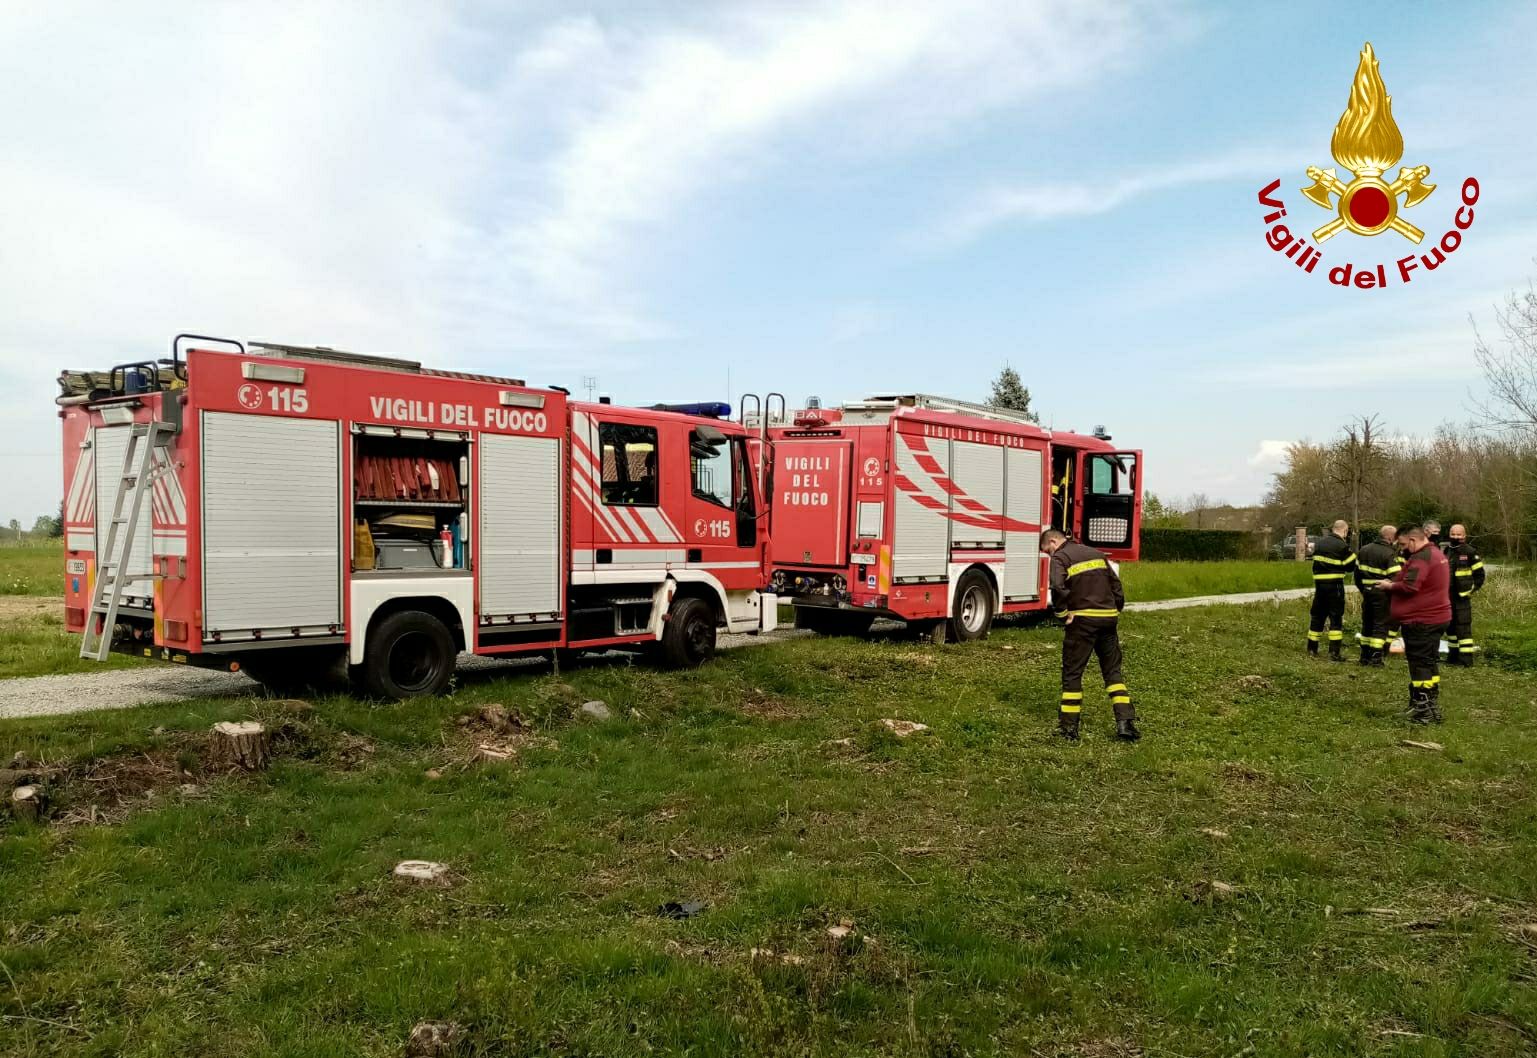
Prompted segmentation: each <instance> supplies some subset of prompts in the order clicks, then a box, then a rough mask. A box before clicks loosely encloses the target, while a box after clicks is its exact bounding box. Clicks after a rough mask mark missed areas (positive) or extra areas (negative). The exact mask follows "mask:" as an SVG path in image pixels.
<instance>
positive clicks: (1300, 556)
mask: <svg viewBox="0 0 1537 1058" xmlns="http://www.w3.org/2000/svg"><path fill="white" fill-rule="evenodd" d="M1295 557H1296V559H1297V561H1298V562H1306V561H1307V560H1308V527H1307V526H1305V525H1299V526H1297V554H1296V556H1295Z"/></svg>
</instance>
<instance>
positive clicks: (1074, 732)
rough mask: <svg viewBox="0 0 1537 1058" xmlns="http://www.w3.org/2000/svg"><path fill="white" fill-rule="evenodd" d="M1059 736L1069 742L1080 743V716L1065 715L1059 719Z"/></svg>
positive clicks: (1075, 714)
mask: <svg viewBox="0 0 1537 1058" xmlns="http://www.w3.org/2000/svg"><path fill="white" fill-rule="evenodd" d="M1057 734H1058V735H1060V736H1061V737H1062V738H1065V739H1067V740H1068V741H1069V742H1077V741H1078V714H1077V713H1071V714H1063V715H1060V716H1058V717H1057Z"/></svg>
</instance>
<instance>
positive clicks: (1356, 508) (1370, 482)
mask: <svg viewBox="0 0 1537 1058" xmlns="http://www.w3.org/2000/svg"><path fill="white" fill-rule="evenodd" d="M1341 432H1342V434H1343V436H1342V437H1341V438H1340V439H1339V440H1338V441H1336V442H1335V443H1334V446H1333V447H1332V448H1331V449H1330V452H1329V477H1330V479H1331V480H1333V482H1334V483H1335V485H1337V486H1338V487H1339V489H1340V491H1341V493H1342V495H1343V496H1344V497H1345V498H1346V501H1347V502H1348V503H1349V504H1350V529H1351V532H1353V533H1354V534H1355V537H1356V543H1357V544H1358V545H1359V544H1360V539H1361V506H1362V504H1363V503H1366V504H1371V503H1375V501H1376V498H1377V493H1378V492H1379V491H1380V488H1381V482H1382V476H1383V472H1384V471H1385V470H1386V469H1387V458H1386V452H1385V451H1384V450H1383V446H1382V422H1381V420H1380V419H1378V418H1377V416H1375V415H1362V416H1360V417H1358V418H1356V419H1352V420H1351V421H1350V422H1349V423H1348V424H1346V425H1345V426H1343V427H1341Z"/></svg>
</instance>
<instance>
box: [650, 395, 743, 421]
mask: <svg viewBox="0 0 1537 1058" xmlns="http://www.w3.org/2000/svg"><path fill="white" fill-rule="evenodd" d="M651 410H652V411H675V412H677V413H678V414H679V415H700V416H703V417H704V418H706V419H729V418H731V405H729V404H726V403H724V402H723V401H718V400H700V401H694V402H693V403H690V404H653V405H651Z"/></svg>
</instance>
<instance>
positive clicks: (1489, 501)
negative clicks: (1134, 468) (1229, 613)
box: [1265, 287, 1537, 557]
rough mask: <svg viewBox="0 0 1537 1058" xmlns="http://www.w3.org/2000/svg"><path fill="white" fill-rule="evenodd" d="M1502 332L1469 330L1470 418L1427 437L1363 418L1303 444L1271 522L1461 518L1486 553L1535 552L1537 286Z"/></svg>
mask: <svg viewBox="0 0 1537 1058" xmlns="http://www.w3.org/2000/svg"><path fill="white" fill-rule="evenodd" d="M1496 322H1497V329H1498V334H1497V336H1496V337H1495V338H1494V340H1493V341H1492V342H1491V341H1487V340H1485V338H1484V336H1483V335H1482V334H1475V342H1474V356H1475V358H1476V360H1477V362H1478V365H1479V367H1480V368H1481V369H1482V370H1483V374H1484V380H1485V383H1486V386H1487V390H1488V396H1487V398H1486V399H1485V400H1484V401H1482V402H1481V403H1479V404H1478V405H1477V406H1476V408H1475V412H1476V420H1475V421H1474V422H1473V423H1471V424H1469V425H1467V426H1465V427H1461V428H1457V427H1451V426H1443V427H1441V428H1440V429H1439V430H1438V431H1437V432H1436V433H1435V434H1434V435H1433V436H1431V437H1428V438H1425V437H1410V438H1404V437H1392V436H1389V435H1388V434H1387V431H1386V429H1385V427H1384V424H1383V422H1382V420H1381V419H1379V418H1378V417H1377V416H1375V415H1363V416H1360V417H1359V418H1357V419H1356V420H1354V421H1353V422H1351V423H1349V424H1348V425H1347V426H1345V427H1344V428H1343V430H1342V431H1341V432H1340V435H1339V436H1338V437H1336V438H1335V439H1334V440H1332V441H1330V442H1328V443H1326V444H1313V443H1310V442H1306V441H1303V442H1299V443H1297V444H1294V445H1291V446H1290V447H1289V448H1288V449H1287V452H1286V469H1285V470H1283V471H1281V472H1280V473H1279V474H1277V475H1276V477H1275V484H1274V485H1273V486H1272V488H1271V490H1270V493H1269V495H1268V496H1267V497H1266V512H1265V517H1266V520H1267V521H1268V522H1269V523H1270V524H1271V525H1273V526H1277V527H1289V526H1292V525H1307V526H1309V527H1312V528H1314V529H1317V528H1318V527H1320V526H1323V525H1327V524H1328V523H1329V522H1332V521H1333V520H1334V519H1336V518H1339V517H1345V518H1349V519H1350V520H1351V523H1352V525H1353V526H1357V527H1359V526H1360V525H1361V524H1362V523H1363V522H1364V523H1365V524H1366V525H1367V526H1371V525H1375V524H1379V523H1392V524H1394V525H1404V524H1409V523H1413V522H1423V521H1424V520H1425V519H1427V518H1435V519H1436V520H1438V521H1440V522H1441V523H1442V524H1443V525H1450V524H1452V523H1453V522H1462V523H1464V524H1465V525H1467V526H1468V532H1469V533H1470V534H1472V535H1473V537H1474V538H1475V540H1477V541H1478V543H1479V545H1480V546H1481V547H1482V548H1483V549H1484V550H1487V551H1490V552H1493V553H1497V554H1501V555H1507V556H1512V557H1524V556H1531V555H1533V554H1537V291H1534V290H1533V289H1532V288H1530V287H1529V288H1528V289H1527V290H1525V291H1518V292H1517V293H1515V294H1512V295H1511V296H1510V297H1509V298H1508V299H1507V301H1506V303H1505V305H1504V307H1503V308H1502V309H1501V310H1500V311H1498V312H1497V313H1496Z"/></svg>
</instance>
